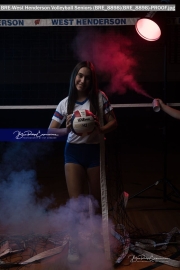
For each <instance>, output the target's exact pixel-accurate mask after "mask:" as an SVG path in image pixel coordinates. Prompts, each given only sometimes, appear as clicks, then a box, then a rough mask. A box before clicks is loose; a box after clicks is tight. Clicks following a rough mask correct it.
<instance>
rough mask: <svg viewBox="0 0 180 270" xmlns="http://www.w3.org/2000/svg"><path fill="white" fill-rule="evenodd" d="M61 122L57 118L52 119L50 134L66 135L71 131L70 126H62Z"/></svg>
mask: <svg viewBox="0 0 180 270" xmlns="http://www.w3.org/2000/svg"><path fill="white" fill-rule="evenodd" d="M60 126H61V124H60V123H59V122H57V121H55V120H52V121H51V123H50V125H49V128H48V134H58V135H59V136H65V135H67V134H68V133H69V129H68V128H60Z"/></svg>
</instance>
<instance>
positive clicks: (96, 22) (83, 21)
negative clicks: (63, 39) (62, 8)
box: [0, 18, 138, 27]
mask: <svg viewBox="0 0 180 270" xmlns="http://www.w3.org/2000/svg"><path fill="white" fill-rule="evenodd" d="M137 19H138V18H74V19H73V18H64V19H63V18H58V19H39V18H37V19H0V27H38V26H40V27H42V26H48V27H49V26H124V25H135V23H136V21H137Z"/></svg>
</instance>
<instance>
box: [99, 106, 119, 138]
mask: <svg viewBox="0 0 180 270" xmlns="http://www.w3.org/2000/svg"><path fill="white" fill-rule="evenodd" d="M105 120H106V124H105V125H104V126H102V127H100V132H101V133H103V134H105V133H108V132H110V131H113V130H114V129H115V128H116V127H117V121H116V117H115V115H114V112H113V110H112V111H110V112H109V113H107V114H105Z"/></svg>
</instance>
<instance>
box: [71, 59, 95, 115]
mask: <svg viewBox="0 0 180 270" xmlns="http://www.w3.org/2000/svg"><path fill="white" fill-rule="evenodd" d="M82 67H87V68H89V70H90V71H91V83H90V87H89V89H88V98H89V101H90V111H91V112H93V113H94V114H96V115H97V116H98V115H99V101H98V93H99V91H98V87H97V78H96V72H95V69H94V65H93V64H92V63H91V62H88V61H84V62H80V63H78V64H77V65H76V66H75V68H74V69H73V71H72V74H71V78H70V85H69V96H68V106H67V113H68V114H71V113H73V110H74V106H75V103H76V99H77V90H76V87H75V78H76V75H77V74H78V72H79V70H80V69H81V68H82Z"/></svg>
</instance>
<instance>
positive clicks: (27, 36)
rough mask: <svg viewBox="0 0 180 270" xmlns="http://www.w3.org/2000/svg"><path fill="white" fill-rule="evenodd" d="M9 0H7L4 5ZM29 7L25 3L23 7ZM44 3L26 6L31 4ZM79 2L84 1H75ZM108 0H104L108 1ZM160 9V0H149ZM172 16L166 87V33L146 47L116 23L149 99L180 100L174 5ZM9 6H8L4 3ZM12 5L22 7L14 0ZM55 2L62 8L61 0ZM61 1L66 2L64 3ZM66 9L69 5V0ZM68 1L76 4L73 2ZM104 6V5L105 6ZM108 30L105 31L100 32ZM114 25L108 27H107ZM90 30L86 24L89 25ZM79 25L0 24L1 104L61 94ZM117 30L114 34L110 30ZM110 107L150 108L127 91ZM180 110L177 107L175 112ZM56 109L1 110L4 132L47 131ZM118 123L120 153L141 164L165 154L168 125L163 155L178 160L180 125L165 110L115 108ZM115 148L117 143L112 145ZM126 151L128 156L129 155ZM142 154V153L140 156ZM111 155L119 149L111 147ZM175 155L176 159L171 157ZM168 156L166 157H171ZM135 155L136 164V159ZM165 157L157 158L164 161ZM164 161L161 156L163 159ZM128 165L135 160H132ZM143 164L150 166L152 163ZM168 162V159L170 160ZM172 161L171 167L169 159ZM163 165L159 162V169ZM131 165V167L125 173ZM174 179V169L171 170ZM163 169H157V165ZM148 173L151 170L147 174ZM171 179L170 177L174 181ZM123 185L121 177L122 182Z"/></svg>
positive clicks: (41, 101)
mask: <svg viewBox="0 0 180 270" xmlns="http://www.w3.org/2000/svg"><path fill="white" fill-rule="evenodd" d="M11 2H12V3H13V1H8V3H9V4H11ZM105 2H107V1H98V3H97V2H96V3H95V1H89V2H86V3H87V4H88V3H89V4H105ZM137 2H138V4H147V1H134V0H133V1H111V4H116V3H117V4H137ZM26 3H28V2H26ZM33 3H34V4H38V3H39V4H41V3H40V2H37V1H31V2H29V4H33ZM45 3H46V4H56V1H46V2H43V4H45ZM75 3H76V4H81V2H80V1H78V2H77V1H76V2H75ZM107 3H108V2H107ZM150 3H151V4H157V1H150ZM171 3H172V4H176V9H177V11H176V12H168V14H167V16H168V18H170V19H168V24H167V25H166V27H165V30H166V35H167V39H166V44H167V82H166V85H164V33H163V35H162V38H160V39H159V40H158V41H156V42H147V41H145V40H143V39H141V38H140V37H139V36H138V35H137V33H136V32H135V28H134V26H120V27H118V26H115V28H116V31H120V32H121V34H122V35H125V36H127V37H128V38H129V39H131V41H132V42H133V54H134V55H135V58H136V60H137V62H138V72H137V76H136V80H137V81H138V83H139V84H140V85H142V87H143V89H145V91H146V92H147V93H148V94H149V95H152V96H153V97H159V98H162V99H163V100H164V95H165V93H164V90H165V88H166V102H169V103H180V24H171V23H170V22H171V21H172V20H173V18H175V17H179V16H180V9H179V2H178V1H171ZM4 4H7V3H4ZM16 4H25V3H24V1H18V2H16ZM58 4H59V3H58ZM61 4H63V3H61ZM65 4H68V2H67V1H66V3H65ZM69 4H73V2H72V1H71V2H70V3H69ZM108 4H109V3H108ZM145 15H146V12H1V13H0V16H1V19H5V18H11V19H13V18H16V19H18V18H24V19H26V18H33V19H34V18H85V17H87V18H93V17H95V18H96V17H99V18H113V17H130V18H131V17H133V18H136V17H141V16H145ZM98 28H99V30H100V31H106V29H105V28H107V27H105V26H103V27H98ZM110 28H112V29H113V27H110V26H108V29H109V30H110ZM88 29H90V28H89V27H88V28H87V31H88ZM78 30H79V29H78V27H62V26H61V27H38V28H35V27H32V28H31V27H29V28H25V27H22V28H20V27H18V28H17V27H12V28H10V27H6V28H3V27H0V37H1V38H0V75H1V76H0V96H1V99H0V105H1V106H2V105H12V106H13V105H54V106H56V105H57V104H58V103H59V101H60V100H61V99H62V98H64V97H66V96H67V94H68V85H69V78H70V73H71V71H72V69H73V67H74V65H75V64H76V63H77V62H78V61H77V59H76V58H75V56H74V54H73V51H72V47H71V44H72V40H73V39H74V37H75V36H76V34H77V32H78ZM113 30H114V29H113ZM98 79H99V87H100V88H101V89H102V90H103V87H104V86H105V83H104V82H102V80H101V77H100V76H98ZM108 97H109V100H110V102H111V103H112V104H114V103H115V104H118V103H119V104H121V103H129V104H130V103H149V102H151V101H150V100H149V99H147V98H146V97H144V96H141V95H138V94H136V93H135V92H133V91H131V90H129V91H127V93H126V94H124V95H117V94H112V95H108ZM177 108H179V109H180V107H177ZM53 112H54V109H44V110H39V109H34V110H27V109H24V110H22V109H18V110H15V109H9V110H7V109H4V110H3V109H1V110H0V123H1V128H46V127H48V125H49V123H50V121H51V117H52V115H53ZM115 114H116V117H117V120H118V132H119V137H118V138H119V143H120V147H121V148H122V153H125V154H127V153H129V155H132V154H133V153H134V154H135V153H138V152H139V153H143V154H142V155H141V156H138V159H139V166H140V167H141V160H144V157H145V156H148V153H149V152H148V150H149V149H151V150H153V151H154V152H153V153H154V158H155V157H156V154H157V153H156V151H157V149H158V151H160V152H162V153H163V145H164V144H163V142H164V126H165V124H166V141H167V146H168V147H167V149H168V155H169V154H170V159H171V162H172V159H174V164H176V162H177V159H178V160H179V155H178V154H179V138H180V136H179V135H180V124H179V123H180V122H179V121H178V120H176V119H173V118H171V117H170V116H165V115H164V113H163V112H162V111H160V112H159V113H155V112H154V111H153V109H152V108H151V107H148V108H116V109H115ZM113 147H114V146H113ZM126 149H127V153H126ZM142 149H147V152H146V153H145V152H144V151H142ZM114 151H115V152H116V149H114ZM172 153H174V155H171V154H172ZM168 157H169V156H168ZM133 158H135V159H136V157H135V156H134V157H133ZM161 158H162V157H161ZM162 159H163V158H162ZM132 160H133V159H132ZM147 162H148V165H149V166H150V167H149V169H150V168H151V164H150V163H149V161H147ZM168 162H169V160H168ZM172 163H173V162H172ZM162 164H163V162H162V160H161V165H162ZM132 165H133V161H131V162H129V170H131V166H132ZM174 170H176V174H177V177H178V178H179V177H180V174H178V168H177V166H175V168H174ZM160 172H162V167H161V168H160ZM148 173H149V172H148ZM174 177H175V176H174ZM125 180H126V179H125Z"/></svg>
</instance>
